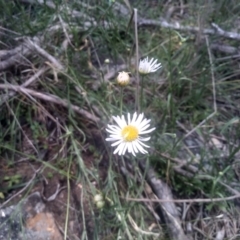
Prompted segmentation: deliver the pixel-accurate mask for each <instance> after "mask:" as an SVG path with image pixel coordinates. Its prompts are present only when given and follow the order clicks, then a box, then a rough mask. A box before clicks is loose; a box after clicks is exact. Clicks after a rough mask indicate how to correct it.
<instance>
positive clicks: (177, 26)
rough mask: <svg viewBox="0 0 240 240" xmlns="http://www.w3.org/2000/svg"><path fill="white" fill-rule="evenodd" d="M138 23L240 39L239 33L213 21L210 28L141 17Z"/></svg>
mask: <svg viewBox="0 0 240 240" xmlns="http://www.w3.org/2000/svg"><path fill="white" fill-rule="evenodd" d="M138 25H139V26H159V27H163V28H171V29H174V30H181V31H188V32H193V33H199V32H202V34H204V35H218V36H221V37H225V38H230V39H234V40H240V34H238V33H235V32H228V31H225V30H223V29H221V28H220V27H218V25H217V24H215V23H212V27H213V29H211V28H204V29H202V28H199V27H192V26H183V25H181V24H180V23H179V22H175V23H169V22H167V21H166V20H165V19H160V20H152V19H144V18H141V19H139V24H138Z"/></svg>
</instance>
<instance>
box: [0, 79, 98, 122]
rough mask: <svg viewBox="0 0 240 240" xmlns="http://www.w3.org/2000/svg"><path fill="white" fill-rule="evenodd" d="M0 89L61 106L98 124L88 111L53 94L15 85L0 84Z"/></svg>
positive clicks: (96, 118)
mask: <svg viewBox="0 0 240 240" xmlns="http://www.w3.org/2000/svg"><path fill="white" fill-rule="evenodd" d="M0 89H5V90H7V89H8V90H13V91H16V92H20V93H23V94H25V95H27V96H30V97H36V98H39V99H42V100H44V101H48V102H52V103H55V104H58V105H61V106H64V107H66V108H70V109H72V110H74V111H75V112H76V113H78V114H80V115H82V116H84V117H85V118H87V119H88V120H90V121H94V122H99V121H100V119H99V118H98V117H96V116H94V115H93V114H91V113H89V112H88V111H86V110H84V109H81V108H80V107H78V106H76V105H73V104H71V103H69V101H68V100H66V99H61V98H59V97H57V96H55V95H53V94H46V93H40V92H37V91H34V90H31V89H28V88H24V87H21V86H16V85H11V84H0Z"/></svg>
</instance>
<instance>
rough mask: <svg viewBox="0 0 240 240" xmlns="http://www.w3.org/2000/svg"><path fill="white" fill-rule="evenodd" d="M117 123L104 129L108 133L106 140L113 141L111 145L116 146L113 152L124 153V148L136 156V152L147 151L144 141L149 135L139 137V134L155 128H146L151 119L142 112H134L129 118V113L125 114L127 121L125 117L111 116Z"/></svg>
mask: <svg viewBox="0 0 240 240" xmlns="http://www.w3.org/2000/svg"><path fill="white" fill-rule="evenodd" d="M113 119H114V121H115V122H116V123H117V125H108V128H106V131H107V132H109V133H110V136H109V138H106V141H114V143H112V144H111V146H113V147H115V146H117V148H116V149H115V150H114V152H113V154H116V153H117V154H118V155H124V154H125V152H126V150H127V151H128V152H129V153H132V154H133V155H134V156H136V153H138V152H140V153H143V154H145V153H147V151H146V150H145V149H144V148H148V147H149V146H147V145H146V144H145V143H143V142H146V141H149V140H150V137H141V136H140V135H143V134H147V133H150V132H152V131H153V130H154V129H155V128H151V129H149V130H147V129H148V128H149V126H150V124H149V122H150V121H151V120H149V119H146V118H144V115H143V113H141V114H139V115H138V114H137V113H134V114H133V117H132V119H131V117H130V113H128V115H127V121H126V120H125V117H124V116H123V115H122V116H121V117H120V116H116V117H115V116H113Z"/></svg>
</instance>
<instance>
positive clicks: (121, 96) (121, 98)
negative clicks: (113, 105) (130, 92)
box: [120, 87, 123, 115]
mask: <svg viewBox="0 0 240 240" xmlns="http://www.w3.org/2000/svg"><path fill="white" fill-rule="evenodd" d="M120 89H121V90H120V115H122V106H123V87H120Z"/></svg>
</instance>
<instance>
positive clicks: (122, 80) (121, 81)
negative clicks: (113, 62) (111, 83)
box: [117, 72, 130, 87]
mask: <svg viewBox="0 0 240 240" xmlns="http://www.w3.org/2000/svg"><path fill="white" fill-rule="evenodd" d="M129 81H130V77H129V74H128V73H127V72H120V73H119V74H118V77H117V83H118V85H120V86H121V87H124V86H127V85H128V84H129Z"/></svg>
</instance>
